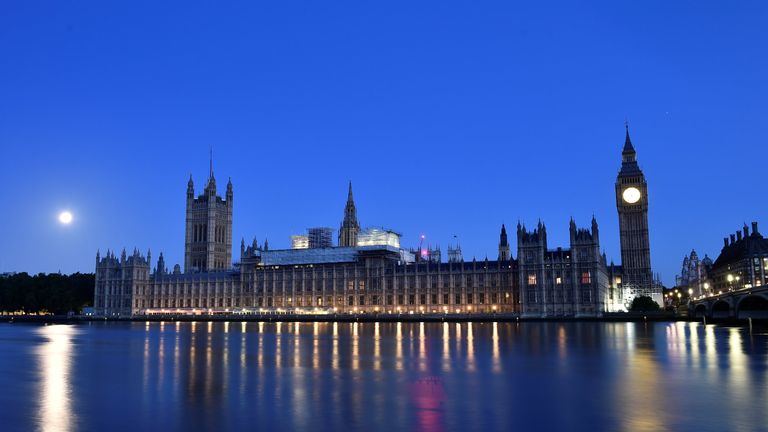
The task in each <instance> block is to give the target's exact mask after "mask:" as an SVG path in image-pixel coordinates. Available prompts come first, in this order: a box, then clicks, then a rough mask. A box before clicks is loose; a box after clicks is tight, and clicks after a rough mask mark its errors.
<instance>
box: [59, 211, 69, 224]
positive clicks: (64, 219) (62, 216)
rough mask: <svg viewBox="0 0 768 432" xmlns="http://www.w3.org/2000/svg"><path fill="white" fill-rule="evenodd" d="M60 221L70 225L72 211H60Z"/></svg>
mask: <svg viewBox="0 0 768 432" xmlns="http://www.w3.org/2000/svg"><path fill="white" fill-rule="evenodd" d="M59 222H61V223H63V224H64V225H69V224H70V223H71V222H72V213H70V212H68V211H63V212H61V213H59Z"/></svg>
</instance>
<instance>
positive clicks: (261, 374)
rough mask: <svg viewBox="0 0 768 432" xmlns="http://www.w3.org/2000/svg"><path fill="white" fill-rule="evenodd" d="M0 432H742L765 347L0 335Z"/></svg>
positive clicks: (396, 337)
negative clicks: (257, 431)
mask: <svg viewBox="0 0 768 432" xmlns="http://www.w3.org/2000/svg"><path fill="white" fill-rule="evenodd" d="M0 350H2V356H0V389H2V391H1V392H0V412H1V413H2V427H0V429H1V430H3V431H29V430H45V431H70V430H71V431H75V430H113V431H116V430H126V431H127V430H131V431H144V430H164V431H174V430H189V431H197V430H200V431H204V430H206V431H216V430H236V429H261V430H366V431H368V430H386V431H395V430H428V431H440V430H573V431H576V430H592V431H593V430H605V431H664V430H670V431H686V430H689V431H697V432H700V431H755V430H766V425H768V398H767V397H766V396H768V380H767V378H768V373H767V371H768V335H766V334H765V333H764V332H763V333H760V332H755V333H753V334H751V335H750V333H749V331H748V330H747V329H743V328H735V327H720V326H715V325H707V326H704V325H702V324H699V323H682V322H678V323H647V324H643V323H596V322H565V323H559V322H523V323H482V324H481V323H423V324H420V323H402V324H398V323H380V324H376V323H336V324H334V323H255V322H249V323H240V322H232V323H223V322H217V323H208V322H196V323H188V322H187V323H178V322H165V323H161V322H153V323H140V322H133V323H106V322H104V323H101V322H94V323H86V324H78V325H29V324H0Z"/></svg>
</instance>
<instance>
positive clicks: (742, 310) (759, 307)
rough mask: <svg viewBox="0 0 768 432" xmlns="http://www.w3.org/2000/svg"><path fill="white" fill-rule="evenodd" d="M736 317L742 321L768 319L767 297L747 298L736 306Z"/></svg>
mask: <svg viewBox="0 0 768 432" xmlns="http://www.w3.org/2000/svg"><path fill="white" fill-rule="evenodd" d="M736 317H737V318H741V319H746V318H756V319H767V318H768V298H766V297H765V295H760V294H750V295H748V296H745V297H744V298H742V299H741V300H739V303H738V304H737V305H736Z"/></svg>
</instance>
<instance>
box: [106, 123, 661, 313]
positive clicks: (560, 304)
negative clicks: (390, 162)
mask: <svg viewBox="0 0 768 432" xmlns="http://www.w3.org/2000/svg"><path fill="white" fill-rule="evenodd" d="M636 156H637V154H636V152H635V149H634V146H633V144H632V142H631V140H630V137H629V129H628V128H627V131H626V137H625V142H624V147H623V150H622V152H621V158H622V161H621V167H620V170H619V173H618V175H617V178H616V183H615V199H616V209H617V213H618V217H619V229H620V241H621V265H616V264H614V263H613V262H608V261H607V259H606V256H605V255H604V254H601V253H600V229H599V226H598V223H597V221H596V220H595V219H594V217H593V218H592V220H591V221H590V223H589V225H588V226H587V227H585V228H581V227H578V226H577V224H576V222H575V221H574V220H573V219H571V221H570V223H569V226H568V229H569V232H570V244H569V245H568V247H556V248H552V247H551V246H550V245H549V244H548V242H547V226H546V225H545V224H543V223H541V222H539V223H538V224H537V225H536V226H534V227H532V228H529V227H526V226H525V225H523V224H521V223H518V224H517V227H516V230H515V233H514V234H515V237H516V240H517V257H516V258H515V257H513V256H512V254H511V247H510V241H509V238H508V233H507V229H506V226H504V225H502V226H501V230H500V233H499V238H498V256H497V259H496V260H488V259H485V260H482V261H476V260H472V261H464V260H463V259H462V257H461V252H460V250H459V249H451V250H449V251H448V259H447V260H446V261H443V260H442V259H441V257H440V255H439V254H438V253H435V251H428V250H417V251H411V250H406V249H403V248H402V247H401V246H400V237H399V235H398V234H397V233H395V232H393V231H387V230H381V229H375V228H374V229H361V228H360V224H359V222H358V219H357V209H356V207H355V201H354V197H353V193H352V184H351V183H350V185H349V190H348V194H347V201H346V204H345V206H344V213H343V219H342V222H341V225H340V228H339V230H338V242H337V245H336V246H333V245H332V244H331V243H332V242H331V239H330V234H329V233H330V232H331V230H330V229H327V228H325V229H316V230H319V231H317V232H319V233H320V234H325V235H313V233H312V232H311V233H310V236H308V237H307V238H306V239H304V238H303V237H302V236H295V237H297V239H296V240H297V241H294V245H293V248H291V249H282V250H273V249H270V248H269V245H268V244H267V242H266V241H265V242H264V244H259V243H258V242H257V241H256V240H253V242H252V243H250V244H248V245H246V244H245V242H244V241H241V243H240V257H239V262H236V263H233V261H232V249H233V244H232V210H233V206H234V193H233V187H232V182H231V181H229V182H228V183H227V185H226V192H225V194H224V197H223V198H222V197H221V196H220V195H219V194H218V190H217V186H216V178H215V176H214V173H213V164H211V169H210V172H209V177H208V179H207V182H206V184H205V187H204V189H203V191H202V193H201V194H199V195H197V196H196V195H195V186H194V182H193V180H192V178H191V177H190V179H189V182H188V184H187V194H186V220H185V226H186V230H185V233H186V234H185V238H184V245H185V248H184V268H183V269H182V268H181V266H180V265H178V264H176V265H175V266H174V267H173V268H172V269H170V270H169V269H168V268H167V265H166V262H165V259H164V257H163V254H162V253H160V255H159V256H158V258H157V262H156V264H155V266H154V267H153V266H152V264H151V256H150V253H149V252H147V253H146V255H144V254H141V253H140V252H139V251H138V250H134V251H133V253H132V254H127V253H126V251H125V250H123V251H122V253H121V254H120V255H119V256H118V255H116V254H115V253H114V252H111V251H107V252H106V254H105V255H104V256H101V255H100V254H99V253H98V252H97V254H96V286H95V294H94V311H95V314H96V315H103V316H142V315H152V314H167V315H175V314H176V315H182V314H183V315H190V314H191V315H212V314H216V315H220V314H261V313H292V314H304V313H306V314H312V313H325V314H327V313H338V314H345V313H352V314H454V313H460V314H477V313H480V314H503V315H508V316H520V317H542V318H547V317H599V316H601V315H602V314H603V313H605V312H614V311H622V310H625V308H626V307H627V306H628V304H629V302H630V301H631V299H632V298H634V297H635V296H638V295H647V296H651V297H653V298H654V300H656V301H657V302H658V303H659V304H661V290H660V289H659V288H656V287H655V285H654V282H653V278H652V272H651V261H650V244H649V235H648V188H647V184H646V180H645V176H644V175H643V172H642V170H641V169H640V167H639V165H638V163H637V158H636ZM318 239H319V240H318ZM302 240H306V241H302Z"/></svg>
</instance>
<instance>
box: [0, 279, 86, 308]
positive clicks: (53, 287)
mask: <svg viewBox="0 0 768 432" xmlns="http://www.w3.org/2000/svg"><path fill="white" fill-rule="evenodd" d="M94 282H95V280H94V275H93V273H74V274H71V275H62V274H58V273H50V274H44V273H40V274H38V275H35V276H30V275H28V274H27V273H17V274H15V275H10V276H7V277H0V313H9V312H24V313H31V314H34V313H54V314H65V313H68V312H70V311H72V312H76V313H77V312H80V311H82V309H83V307H86V306H90V305H91V303H92V302H93V287H94Z"/></svg>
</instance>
